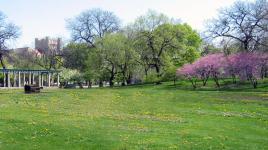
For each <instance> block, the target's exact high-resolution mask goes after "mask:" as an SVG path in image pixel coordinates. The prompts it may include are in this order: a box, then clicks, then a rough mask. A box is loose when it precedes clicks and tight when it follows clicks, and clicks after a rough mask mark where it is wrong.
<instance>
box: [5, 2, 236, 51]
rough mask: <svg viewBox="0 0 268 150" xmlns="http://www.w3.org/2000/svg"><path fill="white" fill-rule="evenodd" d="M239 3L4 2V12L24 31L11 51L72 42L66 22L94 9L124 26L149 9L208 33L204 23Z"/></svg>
mask: <svg viewBox="0 0 268 150" xmlns="http://www.w3.org/2000/svg"><path fill="white" fill-rule="evenodd" d="M234 1H235V0H0V11H2V12H3V13H4V14H5V15H6V16H7V17H8V19H9V20H10V21H12V22H13V23H15V24H16V25H18V26H19V27H20V28H21V32H22V34H21V36H20V38H19V39H17V40H16V41H15V42H13V44H12V45H10V46H11V47H13V48H14V47H23V46H30V47H33V45H34V38H35V37H39V38H42V37H45V36H50V37H62V38H63V39H65V40H68V39H69V37H70V35H69V32H68V30H67V29H66V19H68V18H73V17H75V16H77V15H78V14H79V13H80V12H82V11H84V10H87V9H90V8H102V9H105V10H109V11H112V12H114V13H115V14H116V15H117V16H118V17H119V18H120V19H121V21H122V23H123V24H127V23H130V22H132V21H134V20H135V18H137V17H138V16H140V15H142V14H145V13H146V12H147V11H148V9H152V10H156V11H158V12H162V13H164V14H166V15H168V16H169V17H173V18H176V19H181V20H182V21H183V22H187V23H188V24H190V25H191V26H192V27H193V28H194V29H196V30H198V31H201V30H202V29H204V22H205V21H206V20H207V19H210V18H211V17H213V16H215V15H216V13H217V10H218V9H219V8H221V7H225V6H229V5H231V4H232V3H233V2H234Z"/></svg>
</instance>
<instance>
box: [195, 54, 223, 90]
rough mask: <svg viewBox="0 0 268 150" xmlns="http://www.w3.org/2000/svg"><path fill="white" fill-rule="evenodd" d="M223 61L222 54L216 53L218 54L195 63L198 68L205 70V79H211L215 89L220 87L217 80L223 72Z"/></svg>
mask: <svg viewBox="0 0 268 150" xmlns="http://www.w3.org/2000/svg"><path fill="white" fill-rule="evenodd" d="M225 61H226V58H225V56H224V54H221V53H218V54H211V55H207V56H205V57H202V58H200V59H199V60H198V61H197V62H198V64H199V67H200V68H203V70H206V73H207V75H206V76H207V78H208V77H211V78H212V79H213V80H214V81H215V83H216V85H217V87H220V84H219V78H220V77H221V76H222V74H223V71H224V69H223V68H224V66H223V65H224V63H225ZM197 68H198V67H197ZM206 80H207V79H206ZM203 83H204V82H203ZM204 85H205V84H204Z"/></svg>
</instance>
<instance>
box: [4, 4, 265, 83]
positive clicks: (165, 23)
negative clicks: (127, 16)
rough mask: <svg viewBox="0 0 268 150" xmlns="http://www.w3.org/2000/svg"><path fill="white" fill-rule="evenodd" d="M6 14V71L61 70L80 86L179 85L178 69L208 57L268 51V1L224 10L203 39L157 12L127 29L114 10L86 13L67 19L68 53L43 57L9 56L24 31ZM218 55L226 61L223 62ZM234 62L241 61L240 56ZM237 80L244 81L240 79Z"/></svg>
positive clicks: (204, 77)
mask: <svg viewBox="0 0 268 150" xmlns="http://www.w3.org/2000/svg"><path fill="white" fill-rule="evenodd" d="M3 16H4V15H3V14H2V13H1V14H0V60H1V65H2V67H3V68H5V66H6V65H8V66H9V67H14V68H44V69H56V70H62V75H61V77H62V81H63V82H64V83H65V84H67V83H68V82H70V81H71V82H76V83H78V84H79V85H80V86H81V87H82V84H85V83H86V84H87V85H88V86H89V87H91V86H92V84H98V85H99V86H103V85H104V83H107V82H108V83H109V85H110V86H114V85H115V84H117V85H123V86H124V85H129V84H135V83H156V84H160V83H161V82H162V81H171V80H172V81H174V83H175V81H176V80H177V74H176V70H177V69H178V68H180V67H182V66H183V68H184V69H185V67H186V66H187V65H186V66H185V64H188V67H189V66H190V65H196V63H197V62H200V61H201V60H206V59H208V60H209V62H210V63H212V62H213V61H214V62H213V63H215V65H216V64H219V63H218V62H219V61H220V60H222V58H233V57H234V58H236V57H240V56H241V57H242V58H246V57H247V56H250V58H252V59H253V58H255V56H256V57H257V58H258V57H260V54H263V55H264V56H266V53H267V51H268V50H267V47H268V2H267V1H266V0H256V1H254V2H249V1H236V2H235V3H234V4H233V5H232V6H230V7H226V8H222V9H221V10H220V11H219V14H218V16H217V17H215V18H213V19H211V20H209V21H208V23H207V26H206V27H207V28H206V30H205V31H204V32H202V34H201V36H202V38H201V36H200V34H199V33H197V31H195V30H194V29H192V28H191V26H189V25H188V24H186V23H181V22H180V21H177V20H175V19H173V18H169V17H168V16H166V15H164V14H162V13H158V12H156V11H152V10H149V11H148V12H147V13H146V14H144V15H142V16H140V17H138V18H137V19H136V20H134V22H132V23H130V24H128V25H122V24H121V22H120V19H119V18H118V17H117V16H116V15H115V14H114V13H113V12H110V11H106V10H102V9H98V8H96V9H90V10H86V11H84V12H82V13H80V14H79V15H78V16H76V17H74V18H71V19H69V20H67V28H68V30H69V31H70V32H71V41H70V42H69V43H66V45H65V46H64V47H63V50H62V51H60V52H56V53H44V54H42V57H36V56H35V55H33V54H23V55H22V54H18V53H7V51H6V50H7V49H8V48H7V47H8V45H7V44H8V43H9V41H10V40H13V39H16V38H18V37H19V35H20V31H19V28H18V27H17V26H15V25H14V24H12V23H8V21H7V20H6V18H5V17H3ZM248 53H250V54H248ZM213 54H215V55H213ZM207 56H208V57H207ZM214 56H215V58H214ZM218 56H224V57H219V59H218ZM251 56H252V57H251ZM200 57H201V58H200ZM203 57H204V58H203ZM199 58H200V59H199ZM242 58H241V59H242ZM196 60H198V61H197V62H196ZM208 60H207V61H208ZM234 60H235V61H240V59H239V58H237V59H234ZM253 60H254V61H255V59H253ZM201 62H202V61H201ZM205 62H206V61H205ZM225 62H226V61H225ZM234 63H238V62H234ZM252 63H253V62H252ZM203 64H206V63H203ZM220 68H221V69H222V67H220ZM186 70H187V67H186ZM225 70H226V69H225ZM184 72H185V71H184ZM199 73H201V74H202V75H201V76H198V78H201V80H203V81H204V83H205V81H206V80H207V79H208V78H209V77H210V78H211V77H212V76H213V79H214V80H215V81H216V80H218V79H217V78H218V76H217V74H218V73H215V72H214V74H213V73H212V71H209V72H204V71H201V72H199ZM229 75H231V74H229ZM238 76H239V78H240V77H241V78H242V76H240V75H239V74H236V75H235V77H238ZM265 76H266V75H265ZM254 78H255V77H254ZM243 79H244V78H243ZM247 79H249V78H247ZM216 84H217V81H216Z"/></svg>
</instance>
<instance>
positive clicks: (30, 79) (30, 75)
mask: <svg viewBox="0 0 268 150" xmlns="http://www.w3.org/2000/svg"><path fill="white" fill-rule="evenodd" d="M31 77H32V74H31V73H30V72H29V80H28V82H29V83H28V84H29V85H30V84H32V82H31V81H32V78H31Z"/></svg>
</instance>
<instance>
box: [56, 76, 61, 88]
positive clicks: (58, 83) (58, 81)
mask: <svg viewBox="0 0 268 150" xmlns="http://www.w3.org/2000/svg"><path fill="white" fill-rule="evenodd" d="M57 86H58V87H59V86H60V74H57Z"/></svg>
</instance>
